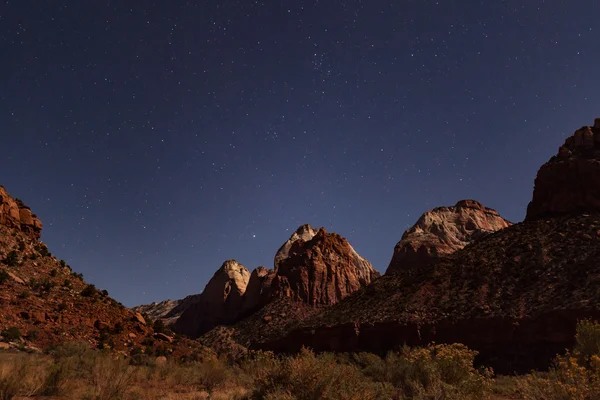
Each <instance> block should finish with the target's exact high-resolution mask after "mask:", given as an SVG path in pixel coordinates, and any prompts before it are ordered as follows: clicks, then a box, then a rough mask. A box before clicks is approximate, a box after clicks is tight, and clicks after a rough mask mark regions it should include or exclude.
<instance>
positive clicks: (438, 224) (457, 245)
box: [386, 200, 511, 274]
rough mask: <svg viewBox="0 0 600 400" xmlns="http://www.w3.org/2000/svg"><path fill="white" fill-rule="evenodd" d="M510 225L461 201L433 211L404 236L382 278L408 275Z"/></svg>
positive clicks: (477, 205) (476, 204) (471, 202)
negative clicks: (401, 273)
mask: <svg viewBox="0 0 600 400" xmlns="http://www.w3.org/2000/svg"><path fill="white" fill-rule="evenodd" d="M510 225H511V223H510V222H509V221H507V220H505V219H504V218H502V217H501V216H500V215H499V214H498V212H496V210H492V209H491V208H487V207H484V206H483V205H482V204H481V203H479V202H477V201H475V200H461V201H459V202H458V203H456V205H455V206H453V207H438V208H434V209H433V210H430V211H427V212H426V213H425V214H423V215H422V216H421V218H419V220H418V221H417V223H416V224H415V225H413V227H412V228H410V229H409V230H407V231H406V232H404V234H403V235H402V240H400V242H398V244H397V245H396V247H395V248H394V255H393V257H392V260H391V261H390V265H389V266H388V269H387V271H386V274H390V273H395V272H403V273H408V274H410V273H412V272H414V271H415V270H418V269H419V268H422V267H425V266H427V265H430V264H431V263H433V262H434V261H436V260H438V259H439V258H441V257H445V256H448V255H450V254H452V253H454V252H455V251H457V250H460V249H462V248H463V247H465V246H466V245H467V244H469V243H470V242H471V241H473V240H475V239H477V238H480V237H482V236H484V235H486V234H489V233H492V232H496V231H498V230H500V229H504V228H506V227H508V226H510Z"/></svg>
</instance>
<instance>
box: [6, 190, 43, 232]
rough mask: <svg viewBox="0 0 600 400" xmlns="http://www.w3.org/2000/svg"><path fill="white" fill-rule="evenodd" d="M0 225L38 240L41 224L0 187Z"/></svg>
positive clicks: (29, 210) (20, 203)
mask: <svg viewBox="0 0 600 400" xmlns="http://www.w3.org/2000/svg"><path fill="white" fill-rule="evenodd" d="M0 225H5V226H7V227H8V228H11V229H17V230H19V231H21V232H23V233H25V234H27V235H28V236H30V237H31V238H34V239H39V238H40V235H41V231H42V222H41V221H40V220H39V219H38V218H37V216H36V215H35V214H32V213H31V209H30V208H29V207H27V206H26V205H25V204H24V203H23V202H22V201H21V200H19V199H13V198H12V197H11V196H10V195H9V194H8V192H7V191H6V189H4V187H3V186H0Z"/></svg>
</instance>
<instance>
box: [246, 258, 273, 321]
mask: <svg viewBox="0 0 600 400" xmlns="http://www.w3.org/2000/svg"><path fill="white" fill-rule="evenodd" d="M274 277H275V271H274V270H272V269H270V270H269V269H266V268H265V267H262V266H261V267H258V268H256V269H255V270H254V271H252V274H250V280H249V281H248V286H247V288H246V293H244V299H243V306H242V311H243V312H244V313H247V312H251V311H254V310H256V309H257V308H259V307H260V306H262V305H264V304H266V303H267V302H268V299H269V293H270V290H271V283H272V281H273V278H274Z"/></svg>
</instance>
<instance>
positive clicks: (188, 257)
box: [0, 0, 600, 306]
mask: <svg viewBox="0 0 600 400" xmlns="http://www.w3.org/2000/svg"><path fill="white" fill-rule="evenodd" d="M599 14H600V2H598V1H596V0H575V1H561V0H546V1H539V0H528V1H523V0H504V1H500V0H483V1H472V0H438V1H432V0H398V1H380V0H369V1H366V0H332V1H325V0H311V1H302V0H294V1H291V0H289V1H250V0H248V1H196V2H193V1H151V2H150V1H148V2H140V1H133V0H119V1H116V0H105V1H95V0H89V1H87V0H86V1H81V0H77V1H75V0H73V1H65V0H56V1H45V2H40V1H32V0H7V1H6V0H2V4H0V60H1V62H0V137H1V142H0V143H1V145H0V146H1V147H0V148H1V150H2V156H1V159H2V168H1V169H0V184H2V185H4V186H5V187H6V188H7V190H8V191H9V192H10V193H11V194H12V195H13V196H14V197H19V198H21V199H23V200H24V201H25V202H26V203H27V204H28V205H30V206H31V207H32V209H33V211H34V212H35V213H37V214H38V215H39V217H40V218H41V219H42V221H43V222H44V232H43V237H42V239H43V240H44V241H45V242H46V243H47V244H48V245H49V247H50V250H51V251H52V252H53V254H55V255H56V256H57V257H59V258H62V259H65V260H66V261H67V263H69V264H70V265H71V266H72V267H73V269H74V270H75V271H78V272H82V273H83V274H84V277H85V279H86V280H87V281H89V282H91V283H94V284H96V286H97V287H99V288H102V289H107V290H108V291H109V293H110V294H111V295H112V296H113V297H115V298H116V299H117V300H119V301H122V302H123V303H124V304H125V305H128V306H133V305H136V304H140V303H147V302H152V301H160V300H163V299H166V298H171V299H174V298H181V297H183V296H185V295H188V294H192V293H199V292H200V291H201V290H202V289H203V287H204V285H205V284H206V282H207V281H208V279H209V278H210V277H211V276H212V274H213V273H214V271H215V270H216V269H217V268H218V267H219V266H220V265H221V264H222V262H223V261H224V260H226V259H230V258H233V259H236V260H238V261H239V262H241V263H242V264H244V265H245V266H246V267H247V268H249V269H250V270H252V269H253V268H255V267H257V266H259V265H266V266H268V267H272V264H273V256H274V254H275V252H276V251H277V249H278V248H279V246H280V245H281V244H282V243H283V242H284V241H285V240H287V238H288V237H289V236H290V234H291V233H292V232H293V231H294V230H295V229H296V228H297V227H298V226H299V225H301V224H303V223H310V224H312V225H314V226H316V227H320V226H324V227H325V228H326V229H327V230H328V231H334V232H337V233H339V234H341V235H342V236H345V237H346V238H348V239H349V241H350V243H351V244H352V245H353V246H354V248H355V249H356V250H357V251H358V252H359V253H360V254H361V255H362V256H364V257H365V258H367V259H368V260H370V261H371V262H372V263H373V265H374V266H375V267H376V268H377V269H378V270H379V271H384V270H385V269H386V267H387V264H388V262H389V260H390V258H391V256H392V252H393V248H394V245H395V244H396V242H397V241H398V240H399V239H400V237H401V236H402V233H403V231H404V230H405V229H407V228H408V227H409V226H411V225H412V224H413V223H415V222H416V220H417V219H418V217H419V216H420V214H421V213H423V212H424V211H426V210H428V209H430V208H433V207H436V206H440V205H453V204H455V203H456V201H458V200H460V199H464V198H474V199H477V200H479V201H481V202H482V203H483V204H484V205H486V206H488V207H491V208H495V209H497V210H498V211H499V212H500V213H501V215H503V216H504V217H505V218H507V219H509V220H512V221H515V222H516V221H521V220H522V219H523V218H524V216H525V209H526V206H527V203H528V201H529V200H530V199H531V195H532V190H533V180H534V177H535V174H536V172H537V169H538V168H539V166H540V165H541V164H542V163H544V162H545V161H546V160H547V159H548V158H549V157H550V156H551V155H553V154H555V153H556V151H557V149H558V147H559V145H560V144H562V142H563V141H564V138H565V136H567V135H570V134H572V132H573V131H574V130H575V129H576V128H579V127H581V126H582V125H590V124H592V123H593V119H594V117H597V116H600V97H599V96H598V88H599V84H600V77H599V75H598V73H597V70H598V65H599V64H600V52H599V51H598V49H599V47H598V46H599V43H600V27H598V23H597V16H598V15H599Z"/></svg>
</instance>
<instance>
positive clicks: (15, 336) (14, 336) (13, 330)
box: [2, 326, 22, 341]
mask: <svg viewBox="0 0 600 400" xmlns="http://www.w3.org/2000/svg"><path fill="white" fill-rule="evenodd" d="M21 336H22V334H21V331H20V330H19V328H17V327H16V326H12V327H10V328H6V329H4V330H3V331H2V337H3V338H4V340H7V341H14V340H19V339H20V338H21Z"/></svg>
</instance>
